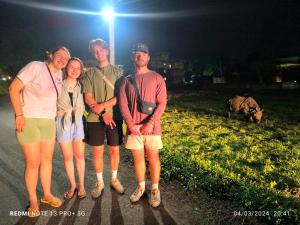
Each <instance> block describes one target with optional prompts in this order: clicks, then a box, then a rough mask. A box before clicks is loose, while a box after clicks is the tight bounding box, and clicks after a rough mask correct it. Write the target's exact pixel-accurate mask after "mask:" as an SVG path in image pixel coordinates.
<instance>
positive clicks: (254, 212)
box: [233, 210, 290, 217]
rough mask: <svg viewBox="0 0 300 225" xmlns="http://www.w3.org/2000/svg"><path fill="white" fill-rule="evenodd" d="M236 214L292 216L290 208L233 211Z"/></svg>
mask: <svg viewBox="0 0 300 225" xmlns="http://www.w3.org/2000/svg"><path fill="white" fill-rule="evenodd" d="M233 215H234V216H254V217H255V216H257V217H259V216H272V217H282V216H290V212H289V211H288V210H285V211H254V210H245V211H240V210H238V211H233Z"/></svg>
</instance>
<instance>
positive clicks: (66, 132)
mask: <svg viewBox="0 0 300 225" xmlns="http://www.w3.org/2000/svg"><path fill="white" fill-rule="evenodd" d="M75 120H76V124H75V123H72V118H70V120H69V121H68V126H67V127H65V129H63V126H62V124H63V119H62V117H57V118H56V138H57V141H58V143H64V142H69V141H74V140H83V139H84V130H83V122H82V117H77V118H76V119H75Z"/></svg>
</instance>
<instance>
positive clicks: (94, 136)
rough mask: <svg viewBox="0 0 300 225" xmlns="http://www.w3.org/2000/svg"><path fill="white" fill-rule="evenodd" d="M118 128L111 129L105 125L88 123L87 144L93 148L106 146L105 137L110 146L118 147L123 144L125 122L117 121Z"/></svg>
mask: <svg viewBox="0 0 300 225" xmlns="http://www.w3.org/2000/svg"><path fill="white" fill-rule="evenodd" d="M115 123H116V127H114V129H111V128H110V126H107V125H106V124H105V123H101V122H87V131H86V140H85V141H86V143H87V144H89V145H92V146H100V145H103V144H104V140H105V136H106V139H107V144H108V145H109V146H118V145H121V144H122V143H123V130H122V124H123V121H115Z"/></svg>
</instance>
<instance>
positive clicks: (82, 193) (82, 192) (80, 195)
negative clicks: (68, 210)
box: [77, 190, 86, 199]
mask: <svg viewBox="0 0 300 225" xmlns="http://www.w3.org/2000/svg"><path fill="white" fill-rule="evenodd" d="M77 197H78V198H79V199H82V198H85V197H86V192H85V190H83V191H78V192H77Z"/></svg>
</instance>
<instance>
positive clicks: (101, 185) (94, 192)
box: [91, 181, 104, 198]
mask: <svg viewBox="0 0 300 225" xmlns="http://www.w3.org/2000/svg"><path fill="white" fill-rule="evenodd" d="M103 189H104V182H103V181H97V182H96V184H95V187H94V188H93V190H92V191H91V195H92V197H93V198H98V197H100V195H101V193H102V190H103Z"/></svg>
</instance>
